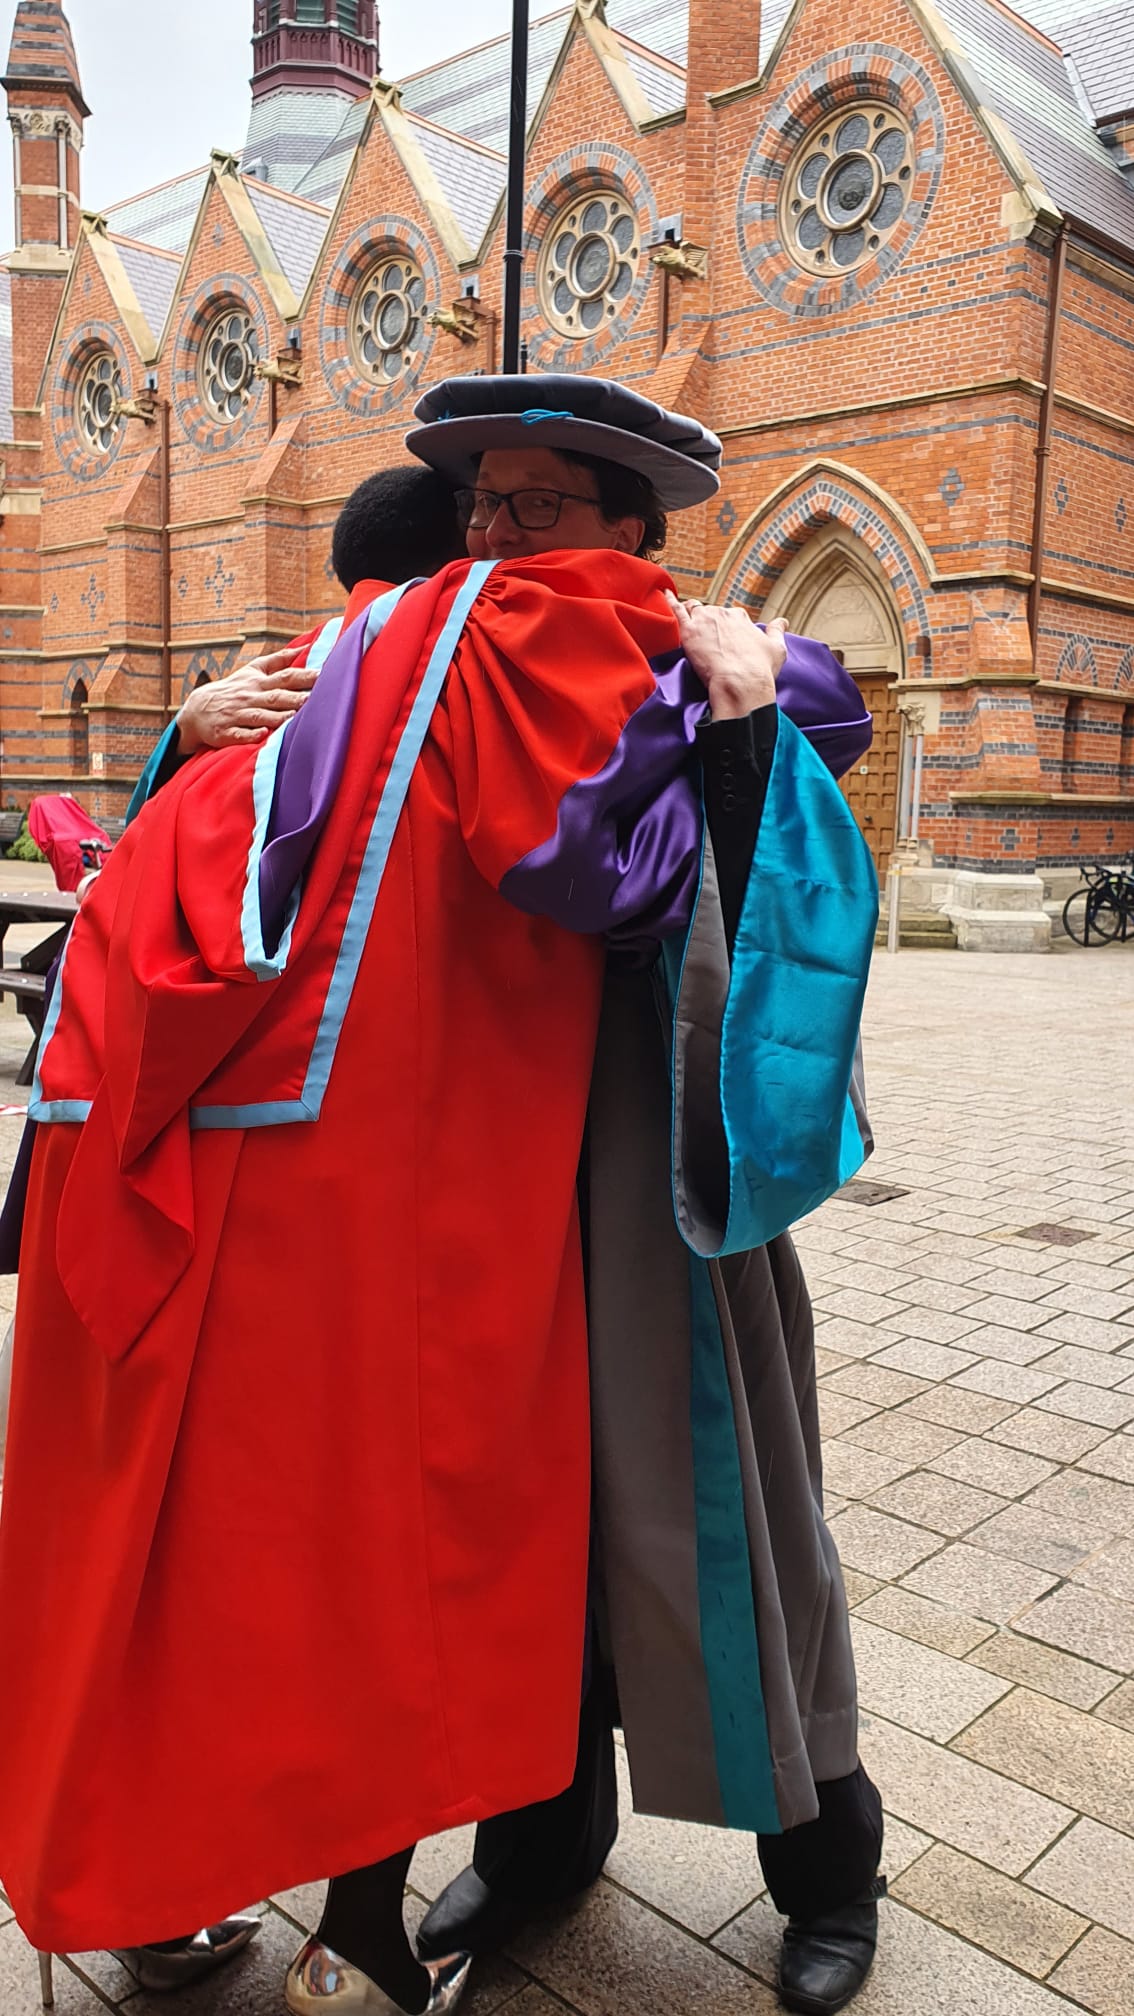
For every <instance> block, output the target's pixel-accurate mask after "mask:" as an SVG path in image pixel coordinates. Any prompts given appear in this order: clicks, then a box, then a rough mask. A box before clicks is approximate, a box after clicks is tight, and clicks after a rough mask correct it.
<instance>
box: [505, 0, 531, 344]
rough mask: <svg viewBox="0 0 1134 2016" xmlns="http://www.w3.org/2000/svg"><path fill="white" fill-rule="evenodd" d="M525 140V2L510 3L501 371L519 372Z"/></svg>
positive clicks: (526, 118) (526, 73)
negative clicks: (510, 60) (510, 86)
mask: <svg viewBox="0 0 1134 2016" xmlns="http://www.w3.org/2000/svg"><path fill="white" fill-rule="evenodd" d="M527 139H528V0H512V98H511V107H510V111H509V118H508V215H507V224H506V228H505V247H504V369H505V371H518V370H519V369H520V294H521V290H522V288H523V280H524V171H525V168H526V166H527V163H526V160H525V152H526V148H527Z"/></svg>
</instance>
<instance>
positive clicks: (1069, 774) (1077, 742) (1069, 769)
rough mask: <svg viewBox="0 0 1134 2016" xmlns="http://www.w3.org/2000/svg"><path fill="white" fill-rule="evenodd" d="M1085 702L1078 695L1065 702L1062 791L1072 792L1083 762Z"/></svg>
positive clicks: (1073, 695) (1075, 694)
mask: <svg viewBox="0 0 1134 2016" xmlns="http://www.w3.org/2000/svg"><path fill="white" fill-rule="evenodd" d="M1086 704H1087V703H1086V701H1085V700H1084V699H1083V697H1082V695H1081V694H1079V693H1073V694H1072V696H1071V698H1070V699H1069V700H1068V702H1067V712H1066V713H1065V714H1064V716H1063V789H1064V790H1065V791H1074V790H1075V788H1076V779H1077V777H1078V772H1079V764H1080V763H1081V762H1082V760H1083V747H1084V741H1085V735H1086V726H1087V723H1086V714H1085V709H1086Z"/></svg>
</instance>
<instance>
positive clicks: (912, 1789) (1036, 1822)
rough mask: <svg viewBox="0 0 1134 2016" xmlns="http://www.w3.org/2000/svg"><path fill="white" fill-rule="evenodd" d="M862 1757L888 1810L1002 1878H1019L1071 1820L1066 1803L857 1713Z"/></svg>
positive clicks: (1071, 1815)
mask: <svg viewBox="0 0 1134 2016" xmlns="http://www.w3.org/2000/svg"><path fill="white" fill-rule="evenodd" d="M860 1749H861V1754H862V1759H863V1762H864V1764H865V1765H866V1768H867V1770H868V1771H869V1772H870V1774H871V1776H872V1778H873V1779H874V1780H875V1782H876V1784H877V1785H878V1788H879V1790H880V1791H881V1793H882V1799H883V1803H884V1805H885V1806H886V1809H887V1811H888V1812H893V1813H896V1814H897V1816H898V1818H899V1819H900V1820H905V1821H908V1823H909V1824H910V1826H912V1827H917V1826H921V1827H922V1828H924V1830H925V1831H926V1832H927V1833H932V1834H933V1835H935V1836H936V1838H937V1839H938V1840H939V1841H947V1842H948V1843H949V1845H950V1846H951V1847H953V1848H959V1849H960V1850H961V1851H962V1852H963V1853H964V1854H966V1855H972V1856H975V1858H976V1859H977V1861H980V1862H988V1863H990V1864H991V1866H992V1868H994V1869H999V1870H1001V1871H1002V1873H1003V1874H1004V1875H1005V1876H1020V1875H1022V1874H1023V1872H1024V1870H1025V1869H1027V1868H1028V1866H1029V1864H1030V1863H1032V1862H1034V1861H1035V1860H1036V1859H1037V1857H1038V1856H1039V1855H1040V1854H1042V1852H1043V1850H1044V1849H1045V1848H1047V1847H1050V1845H1051V1843H1052V1842H1053V1841H1054V1840H1055V1839H1056V1837H1057V1835H1059V1834H1062V1833H1063V1831H1064V1829H1065V1828H1066V1827H1067V1826H1068V1825H1069V1824H1070V1822H1071V1821H1072V1819H1073V1818H1074V1811H1073V1809H1072V1808H1071V1807H1070V1806H1065V1805H1060V1804H1059V1803H1058V1802H1057V1801H1056V1800H1054V1799H1049V1798H1047V1797H1045V1796H1044V1795H1042V1794H1039V1793H1036V1792H1033V1791H1031V1790H1030V1789H1029V1788H1028V1787H1027V1786H1025V1785H1023V1784H1020V1783H1018V1782H1017V1783H1014V1782H1013V1781H1012V1780H1011V1779H1008V1778H1005V1777H1003V1776H1002V1775H1001V1774H1000V1773H999V1772H997V1771H990V1770H988V1769H986V1768H985V1766H984V1765H981V1764H976V1763H973V1762H972V1761H971V1760H970V1759H969V1758H967V1757H963V1756H961V1755H959V1754H958V1752H957V1751H956V1750H944V1749H942V1748H941V1747H940V1746H939V1745H938V1744H936V1743H931V1742H929V1741H928V1740H927V1739H926V1738H925V1737H924V1736H917V1735H915V1734H914V1733H913V1732H912V1731H911V1730H908V1729H899V1728H898V1726H897V1724H896V1723H893V1722H884V1721H883V1720H882V1718H881V1717H880V1716H877V1715H870V1714H864V1715H863V1717H862V1723H861V1730H860Z"/></svg>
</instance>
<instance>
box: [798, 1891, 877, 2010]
mask: <svg viewBox="0 0 1134 2016" xmlns="http://www.w3.org/2000/svg"><path fill="white" fill-rule="evenodd" d="M885 1895H886V1878H885V1877H884V1876H878V1877H876V1878H875V1880H874V1882H873V1883H872V1884H871V1886H870V1888H869V1890H867V1891H866V1892H865V1894H864V1895H863V1896H862V1897H859V1898H856V1899H855V1902H854V1903H853V1904H842V1905H840V1906H839V1908H838V1909H837V1910H836V1911H827V1912H825V1913H824V1915H823V1916H822V1917H821V1918H789V1920H788V1923H787V1928H786V1930H785V1932H784V1943H783V1948H782V1951H781V1953H780V1979H779V1991H780V2001H781V2002H782V2003H783V2005H784V2008H785V2009H796V2010H799V2011H800V2012H801V2016H835V2011H836V2010H837V2009H845V2007H846V2005H847V2003H848V2002H850V2001H852V2000H853V1999H854V1997H855V1996H856V1995H857V1994H858V1991H859V1989H860V1988H861V1987H862V1984H863V1982H864V1981H865V1979H866V1977H867V1975H868V1974H869V1972H870V1969H871V1967H872V1965H873V1962H874V1951H875V1948H876V1946H877V1944H878V1899H879V1897H884V1896H885Z"/></svg>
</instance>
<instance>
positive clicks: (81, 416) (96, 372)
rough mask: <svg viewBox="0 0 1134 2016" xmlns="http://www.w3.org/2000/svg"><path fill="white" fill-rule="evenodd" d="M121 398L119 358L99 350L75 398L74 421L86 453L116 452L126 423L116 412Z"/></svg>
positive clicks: (87, 368) (83, 377) (103, 453)
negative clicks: (117, 403) (116, 406)
mask: <svg viewBox="0 0 1134 2016" xmlns="http://www.w3.org/2000/svg"><path fill="white" fill-rule="evenodd" d="M121 398H122V373H121V371H120V369H119V367H118V362H117V359H116V358H115V357H114V355H113V353H112V352H111V351H109V350H99V351H97V352H96V353H95V355H94V356H93V357H92V358H91V360H90V362H89V364H88V365H87V367H86V369H85V370H84V372H83V374H82V377H81V378H80V380H79V385H78V391H77V393H76V397H75V421H76V425H77V427H78V432H79V437H80V440H81V441H82V444H83V448H84V450H85V451H86V453H87V454H89V455H110V454H112V453H113V452H114V449H115V448H116V447H117V445H118V440H119V436H120V434H121V432H122V428H123V424H124V423H123V421H122V418H121V416H120V415H119V414H118V413H116V411H115V405H116V402H117V401H118V400H119V399H121Z"/></svg>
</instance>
